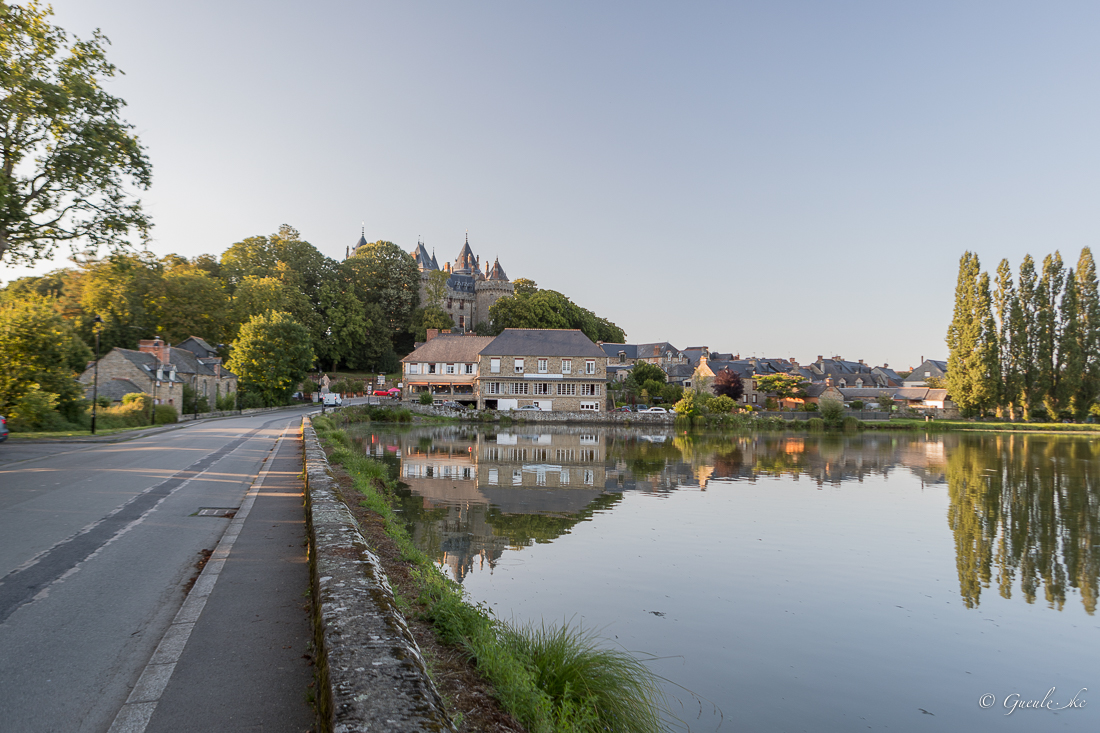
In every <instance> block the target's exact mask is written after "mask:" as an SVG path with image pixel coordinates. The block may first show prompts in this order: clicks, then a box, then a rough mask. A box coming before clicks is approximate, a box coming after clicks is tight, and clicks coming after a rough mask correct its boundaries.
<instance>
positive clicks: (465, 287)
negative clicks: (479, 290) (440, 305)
mask: <svg viewBox="0 0 1100 733" xmlns="http://www.w3.org/2000/svg"><path fill="white" fill-rule="evenodd" d="M475 282H476V281H475V280H474V276H473V275H451V277H450V278H449V279H448V280H447V287H449V288H450V289H451V290H453V291H455V292H456V293H472V292H474V284H475Z"/></svg>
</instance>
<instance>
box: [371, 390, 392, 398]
mask: <svg viewBox="0 0 1100 733" xmlns="http://www.w3.org/2000/svg"><path fill="white" fill-rule="evenodd" d="M374 396H375V397H389V396H390V391H389V390H388V389H376V390H374Z"/></svg>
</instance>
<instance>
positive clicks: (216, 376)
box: [79, 338, 237, 408]
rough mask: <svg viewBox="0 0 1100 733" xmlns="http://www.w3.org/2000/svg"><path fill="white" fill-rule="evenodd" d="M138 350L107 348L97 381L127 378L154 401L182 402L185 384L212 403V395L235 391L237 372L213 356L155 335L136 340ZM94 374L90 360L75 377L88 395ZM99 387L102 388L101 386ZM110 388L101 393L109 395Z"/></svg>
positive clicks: (90, 391) (106, 381)
mask: <svg viewBox="0 0 1100 733" xmlns="http://www.w3.org/2000/svg"><path fill="white" fill-rule="evenodd" d="M138 348H139V350H138V351H134V350H133V349H121V348H114V349H111V350H110V351H109V352H107V354H105V355H104V356H102V357H100V359H99V383H100V385H101V386H102V385H104V384H105V383H109V382H110V381H111V380H128V381H129V382H131V383H132V384H133V385H134V386H136V387H137V388H138V389H140V390H141V391H142V392H145V393H146V394H148V395H150V396H152V397H153V401H154V402H155V403H156V404H158V405H174V406H176V407H177V408H179V407H182V405H183V385H184V384H188V385H190V386H191V387H193V388H194V389H195V391H196V392H197V393H198V395H199V396H200V397H206V398H207V401H208V402H209V403H210V406H211V407H213V405H214V400H215V398H216V397H220V396H223V395H226V394H229V393H232V392H236V391H237V376H236V375H235V374H233V373H232V372H230V371H229V370H228V369H225V368H224V367H223V366H222V365H221V359H219V358H217V357H208V358H199V357H198V356H196V355H195V354H194V353H193V352H191V351H188V350H186V349H178V348H173V347H172V346H171V345H169V344H166V343H165V342H164V341H162V340H160V339H159V338H155V339H146V340H142V341H140V342H139V346H138ZM94 378H95V364H94V362H93V363H92V364H90V365H89V366H88V368H87V369H85V370H84V373H83V374H81V375H80V377H79V380H80V382H81V383H82V384H84V387H85V394H86V395H87V397H88V398H91V396H92V391H93V389H92V388H93V384H92V383H93V380H94ZM101 391H103V390H101ZM111 393H112V391H111V390H110V389H108V390H105V391H104V394H108V395H110V394H111Z"/></svg>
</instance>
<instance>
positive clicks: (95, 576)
mask: <svg viewBox="0 0 1100 733" xmlns="http://www.w3.org/2000/svg"><path fill="white" fill-rule="evenodd" d="M312 409H314V408H312V407H311V408H308V409H307V408H303V409H299V410H294V411H285V412H272V413H264V414H259V415H252V416H248V417H239V418H229V419H221V420H212V421H208V422H200V423H198V424H195V425H188V426H186V427H183V428H179V429H175V430H170V431H166V432H158V433H155V434H150V435H146V436H144V437H139V438H136V439H132V440H125V441H124V442H108V443H53V444H47V443H41V444H25V445H20V444H19V443H18V442H16V441H8V442H7V443H4V444H0V454H2V455H4V457H5V459H6V460H0V730H4V731H8V730H11V731H25V732H26V733H35V732H37V731H96V732H97V733H98V732H102V731H106V730H107V729H108V728H109V727H110V726H111V723H112V721H113V720H114V719H115V716H116V714H117V713H118V712H119V710H120V709H121V708H122V706H123V703H124V702H125V701H126V698H127V695H128V694H129V693H130V690H131V688H132V687H133V686H134V684H135V683H136V682H137V680H138V678H139V676H140V675H141V673H142V670H143V669H145V666H146V664H147V663H148V662H149V661H150V657H151V656H152V654H153V651H154V650H155V649H156V647H157V644H158V643H159V642H160V641H161V638H162V636H164V633H165V630H166V629H167V628H168V626H169V624H171V623H172V619H173V617H174V616H175V614H176V612H177V611H178V610H179V609H180V606H181V604H182V602H183V599H184V597H185V594H186V591H187V589H188V585H189V581H191V580H192V579H193V578H194V577H195V575H196V573H197V570H196V563H197V562H198V561H199V560H200V558H201V557H202V553H203V551H204V550H206V551H210V550H213V549H214V548H215V547H217V545H218V542H219V540H220V539H221V537H222V535H223V534H224V533H225V530H226V528H227V527H228V525H229V522H230V520H229V519H227V518H224V517H216V516H197V515H196V514H197V512H198V511H199V510H200V509H201V508H204V507H224V508H236V507H240V506H241V503H242V500H243V499H244V497H245V494H246V492H247V491H248V490H249V488H250V487H251V486H252V483H253V481H254V480H255V478H256V476H257V474H258V472H259V471H260V469H261V467H262V465H263V463H264V460H265V459H266V458H268V457H269V456H270V455H271V451H272V448H273V446H274V445H275V442H276V439H277V438H278V437H279V436H280V435H281V434H282V433H283V430H284V428H286V427H287V426H288V425H291V424H294V425H297V424H298V422H299V421H300V418H301V415H302V414H304V413H305V412H307V411H310V410H312ZM9 449H12V450H9ZM287 465H289V464H287ZM284 473H285V472H284ZM246 526H247V523H246ZM283 544H284V545H288V544H289V543H286V542H284V543H283ZM227 567H228V565H227ZM304 694H305V692H304V690H303V692H302V696H303V698H304ZM195 704H196V705H202V704H203V701H202V700H201V699H196V700H195ZM265 729H268V728H266V727H265Z"/></svg>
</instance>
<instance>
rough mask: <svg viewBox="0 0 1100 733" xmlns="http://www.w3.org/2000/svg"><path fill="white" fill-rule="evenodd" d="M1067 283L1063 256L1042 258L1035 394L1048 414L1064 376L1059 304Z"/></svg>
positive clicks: (1036, 321)
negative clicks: (1062, 371) (1060, 352)
mask: <svg viewBox="0 0 1100 733" xmlns="http://www.w3.org/2000/svg"><path fill="white" fill-rule="evenodd" d="M1064 282H1065V273H1064V272H1063V265H1062V256H1061V255H1060V254H1059V253H1058V252H1057V251H1056V252H1055V253H1054V254H1053V255H1047V256H1046V257H1044V258H1043V270H1042V275H1041V276H1040V278H1039V286H1038V287H1037V288H1036V291H1035V292H1036V305H1037V306H1038V308H1037V310H1036V313H1035V361H1036V381H1035V392H1036V395H1035V397H1036V399H1037V400H1041V401H1042V402H1043V406H1044V407H1045V408H1046V410H1047V412H1048V413H1050V412H1051V408H1052V407H1054V406H1055V405H1054V393H1055V392H1056V391H1057V389H1058V379H1059V377H1060V376H1061V375H1060V372H1061V370H1060V368H1059V364H1058V335H1059V331H1060V330H1061V328H1060V324H1059V319H1058V315H1059V313H1058V312H1059V308H1058V303H1059V300H1060V298H1061V295H1062V287H1063V285H1064Z"/></svg>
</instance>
